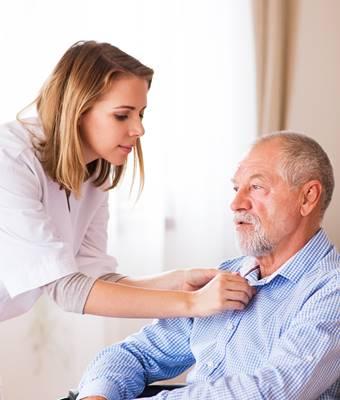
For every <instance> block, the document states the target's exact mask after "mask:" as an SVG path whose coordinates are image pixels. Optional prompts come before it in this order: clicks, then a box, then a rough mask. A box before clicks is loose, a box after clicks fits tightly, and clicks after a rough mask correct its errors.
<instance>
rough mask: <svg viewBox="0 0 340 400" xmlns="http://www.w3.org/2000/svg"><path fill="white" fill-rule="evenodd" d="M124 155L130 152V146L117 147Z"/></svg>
mask: <svg viewBox="0 0 340 400" xmlns="http://www.w3.org/2000/svg"><path fill="white" fill-rule="evenodd" d="M118 147H119V148H120V149H121V150H122V151H123V152H124V153H126V154H129V153H130V152H131V150H132V146H118Z"/></svg>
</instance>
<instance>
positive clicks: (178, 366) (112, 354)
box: [78, 318, 195, 400]
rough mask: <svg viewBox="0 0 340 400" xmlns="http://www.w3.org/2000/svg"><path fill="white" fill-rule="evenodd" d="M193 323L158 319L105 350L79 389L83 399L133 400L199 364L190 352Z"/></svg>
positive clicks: (91, 365)
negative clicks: (100, 397) (98, 397)
mask: <svg viewBox="0 0 340 400" xmlns="http://www.w3.org/2000/svg"><path fill="white" fill-rule="evenodd" d="M191 328H192V320H191V319H188V318H173V319H164V320H158V321H156V322H155V323H154V324H152V325H149V326H147V327H145V328H144V329H143V330H142V331H141V332H140V333H138V334H136V335H133V336H131V337H129V338H128V339H127V340H125V341H124V342H122V343H120V344H117V345H113V346H111V347H108V348H106V349H104V350H103V351H101V352H100V353H99V354H98V355H97V357H96V358H95V359H94V361H93V362H92V363H91V364H90V365H89V367H88V369H87V371H86V373H85V375H84V377H83V379H82V381H81V383H80V386H79V397H78V398H79V400H80V399H82V398H84V397H86V396H91V395H97V396H103V397H105V398H107V399H115V400H119V399H133V398H135V397H137V396H138V394H140V393H141V392H142V391H143V389H144V387H145V385H147V384H149V383H152V382H155V381H158V380H161V379H168V378H172V377H174V376H177V375H179V374H180V373H182V372H183V371H185V370H186V369H187V368H189V367H190V366H191V365H193V363H194V362H195V360H194V357H193V355H192V353H191V351H190V340H189V338H190V332H191Z"/></svg>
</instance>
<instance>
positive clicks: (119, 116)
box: [114, 114, 128, 121]
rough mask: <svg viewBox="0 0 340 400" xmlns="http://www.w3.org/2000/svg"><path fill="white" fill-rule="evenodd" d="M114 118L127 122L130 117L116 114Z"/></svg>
mask: <svg viewBox="0 0 340 400" xmlns="http://www.w3.org/2000/svg"><path fill="white" fill-rule="evenodd" d="M114 117H115V118H116V120H118V121H125V120H126V119H127V117H128V116H127V115H126V114H114Z"/></svg>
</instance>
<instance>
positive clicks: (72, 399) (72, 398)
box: [58, 385, 184, 400]
mask: <svg viewBox="0 0 340 400" xmlns="http://www.w3.org/2000/svg"><path fill="white" fill-rule="evenodd" d="M183 386H184V385H149V386H147V387H146V388H145V389H144V391H143V393H141V394H140V395H139V396H138V398H142V397H152V396H156V394H158V393H159V392H161V391H162V390H173V389H179V388H181V387H183ZM77 396H78V392H77V391H76V390H70V391H69V393H68V396H67V397H62V398H60V399H58V400H76V399H77Z"/></svg>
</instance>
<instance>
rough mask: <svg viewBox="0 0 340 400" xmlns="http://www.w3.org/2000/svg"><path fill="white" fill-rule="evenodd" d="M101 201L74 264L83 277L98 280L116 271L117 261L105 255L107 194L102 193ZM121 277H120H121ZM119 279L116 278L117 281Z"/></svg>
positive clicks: (107, 216) (107, 212) (107, 213)
mask: <svg viewBox="0 0 340 400" xmlns="http://www.w3.org/2000/svg"><path fill="white" fill-rule="evenodd" d="M102 194H103V200H102V201H101V203H100V205H99V207H98V209H97V210H96V212H95V214H94V216H93V218H92V220H91V223H90V225H89V227H88V229H87V231H86V234H85V237H84V239H83V241H82V243H81V246H80V249H79V251H78V254H77V255H76V262H77V265H78V267H79V270H80V271H81V272H82V273H84V274H85V275H88V276H91V277H94V278H98V277H99V276H102V275H104V274H107V273H112V272H114V271H115V270H116V267H117V261H116V259H115V258H114V257H112V256H110V255H108V253H107V240H108V234H107V226H108V220H109V205H108V193H107V192H105V193H102ZM121 277H122V276H121ZM118 279H119V277H117V280H118Z"/></svg>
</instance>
